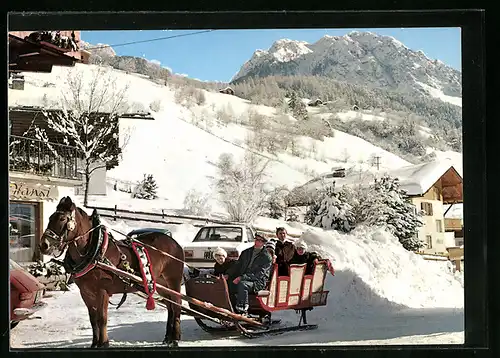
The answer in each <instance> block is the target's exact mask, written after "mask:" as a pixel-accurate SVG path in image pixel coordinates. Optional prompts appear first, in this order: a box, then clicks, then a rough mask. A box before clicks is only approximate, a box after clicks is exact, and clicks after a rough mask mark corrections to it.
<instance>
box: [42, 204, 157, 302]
mask: <svg viewBox="0 0 500 358" xmlns="http://www.w3.org/2000/svg"><path fill="white" fill-rule="evenodd" d="M59 213H64V214H67V213H66V212H62V211H59ZM91 219H92V228H91V229H90V230H88V231H87V232H86V233H84V234H83V235H79V236H76V237H74V238H72V239H70V240H68V239H67V237H68V233H69V232H70V231H73V230H74V229H75V228H76V221H75V218H74V214H71V215H70V216H69V218H68V220H67V222H66V230H64V233H62V234H61V235H58V234H56V233H55V232H54V231H52V230H50V229H47V230H46V232H45V233H44V234H45V235H47V236H49V237H50V238H51V239H53V240H56V241H59V250H60V251H64V249H65V247H66V246H68V245H70V244H74V245H75V248H76V250H77V253H78V255H79V256H80V257H81V258H82V261H81V262H75V260H74V259H73V258H72V257H71V255H70V254H69V252H68V251H67V252H66V255H65V257H64V260H63V261H59V260H56V259H52V260H51V261H52V262H55V263H57V264H59V265H61V266H63V267H64V269H65V271H66V272H67V273H69V274H70V275H71V276H70V278H69V279H68V281H69V280H71V278H72V277H74V278H79V277H82V276H84V275H85V274H87V273H88V272H90V271H91V270H92V269H94V268H95V267H96V265H97V263H98V262H103V263H105V264H107V265H110V266H115V267H116V268H118V269H123V270H124V271H126V272H129V273H131V274H133V275H138V276H142V277H143V279H144V281H145V284H144V287H142V288H143V289H144V290H145V291H146V293H147V294H148V296H149V297H150V298H149V299H148V303H147V305H146V307H147V308H148V309H154V300H152V295H153V294H154V291H155V290H156V282H155V280H154V278H153V276H152V272H151V263H150V259H149V255H148V253H147V252H146V250H145V248H144V247H143V245H144V244H142V243H139V242H135V240H132V239H131V238H130V237H128V236H127V235H125V236H126V239H125V240H122V241H119V240H116V239H115V238H114V237H113V236H112V235H111V233H108V231H107V230H106V227H105V226H104V225H102V224H101V222H100V218H99V215H98V214H97V212H96V211H95V210H94V212H93V213H92V216H91ZM90 233H91V237H90V238H89V243H88V245H87V246H88V248H87V249H86V250H85V251H86V252H84V253H83V254H81V253H80V251H79V250H78V248H77V245H76V242H77V241H78V240H79V239H80V238H82V237H84V236H85V235H87V234H90ZM110 240H111V242H112V243H113V244H114V246H115V247H116V249H117V250H118V254H119V262H118V264H117V265H115V264H114V263H112V262H111V261H110V260H109V259H108V258H107V257H106V252H107V249H108V244H109V241H110ZM120 246H121V247H127V248H129V249H132V251H133V252H134V253H135V254H136V256H137V258H138V261H139V269H140V270H141V272H139V273H138V272H136V271H135V270H134V269H133V268H132V267H131V266H130V262H129V261H128V259H127V255H126V254H125V253H124V252H123V251H122V250H121V249H120ZM148 246H149V245H148ZM120 266H121V267H120ZM113 274H114V275H115V276H116V277H117V278H118V279H120V281H122V282H123V283H124V284H125V289H126V288H127V287H130V288H133V289H141V287H139V286H140V285H138V284H136V283H134V282H131V280H130V279H127V278H124V277H121V276H120V275H118V274H116V273H113ZM126 297H127V293H126V292H124V293H123V297H122V299H121V300H120V302H119V303H118V304H117V309H118V308H120V306H121V305H122V304H123V303H124V302H125V300H126ZM110 303H111V302H110ZM111 304H113V303H111ZM113 305H114V304H113Z"/></svg>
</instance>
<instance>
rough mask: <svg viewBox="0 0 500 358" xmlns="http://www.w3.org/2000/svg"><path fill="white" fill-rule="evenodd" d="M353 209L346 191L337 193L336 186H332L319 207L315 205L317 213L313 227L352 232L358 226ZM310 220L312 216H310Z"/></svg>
mask: <svg viewBox="0 0 500 358" xmlns="http://www.w3.org/2000/svg"><path fill="white" fill-rule="evenodd" d="M352 209H353V208H352V206H351V205H350V204H349V203H348V202H347V196H346V193H344V190H339V191H335V185H332V186H330V187H328V188H327V190H326V192H325V195H324V196H323V199H322V200H321V202H320V203H319V205H317V204H316V205H315V207H314V210H317V211H316V216H315V218H314V221H313V222H312V225H313V226H318V227H321V228H324V229H334V230H339V231H343V232H350V231H351V230H352V229H354V226H355V224H356V218H355V217H354V213H353V210H352ZM310 218H311V214H309V219H310Z"/></svg>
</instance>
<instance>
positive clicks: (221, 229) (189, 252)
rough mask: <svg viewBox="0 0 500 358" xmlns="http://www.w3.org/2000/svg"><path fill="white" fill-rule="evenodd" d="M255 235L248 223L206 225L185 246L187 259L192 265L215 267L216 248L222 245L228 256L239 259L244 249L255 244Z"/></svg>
mask: <svg viewBox="0 0 500 358" xmlns="http://www.w3.org/2000/svg"><path fill="white" fill-rule="evenodd" d="M254 236H255V231H254V229H253V228H252V227H251V226H248V225H206V226H204V227H202V228H201V229H200V230H199V231H198V233H197V234H196V236H195V238H194V239H193V241H192V242H190V243H189V244H187V245H185V246H184V258H185V261H186V263H187V264H188V265H189V266H192V267H196V268H213V267H214V265H215V260H214V257H213V252H214V251H215V249H217V248H218V247H221V248H223V249H224V250H226V252H227V256H228V258H231V259H237V258H238V257H239V256H240V253H241V252H242V251H243V250H245V249H247V248H249V247H251V246H253V243H254Z"/></svg>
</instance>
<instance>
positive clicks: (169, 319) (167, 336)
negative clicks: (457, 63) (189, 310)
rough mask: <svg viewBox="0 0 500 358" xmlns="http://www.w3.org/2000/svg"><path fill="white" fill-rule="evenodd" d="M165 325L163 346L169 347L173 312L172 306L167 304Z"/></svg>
mask: <svg viewBox="0 0 500 358" xmlns="http://www.w3.org/2000/svg"><path fill="white" fill-rule="evenodd" d="M167 315H168V317H167V324H166V325H165V337H164V338H163V344H167V345H169V346H170V344H171V343H172V329H173V325H172V324H173V318H174V315H173V311H172V304H171V303H168V304H167Z"/></svg>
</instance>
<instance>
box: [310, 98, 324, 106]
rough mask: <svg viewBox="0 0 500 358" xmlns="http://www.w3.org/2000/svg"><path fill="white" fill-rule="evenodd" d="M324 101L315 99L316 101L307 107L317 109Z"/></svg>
mask: <svg viewBox="0 0 500 358" xmlns="http://www.w3.org/2000/svg"><path fill="white" fill-rule="evenodd" d="M323 104H324V103H323V101H322V100H320V99H319V98H317V99H315V100H314V101H311V102H309V103H308V104H307V105H308V106H310V107H317V106H320V105H323Z"/></svg>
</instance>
